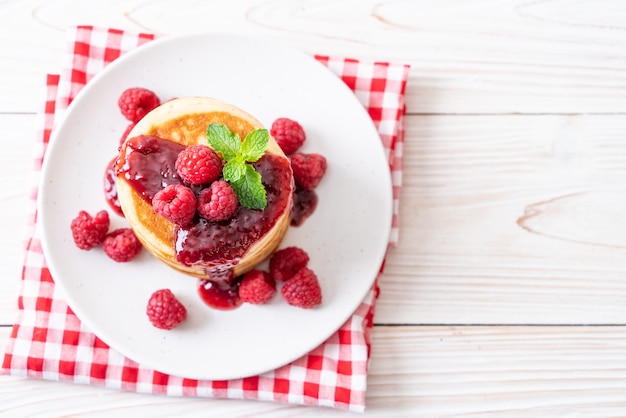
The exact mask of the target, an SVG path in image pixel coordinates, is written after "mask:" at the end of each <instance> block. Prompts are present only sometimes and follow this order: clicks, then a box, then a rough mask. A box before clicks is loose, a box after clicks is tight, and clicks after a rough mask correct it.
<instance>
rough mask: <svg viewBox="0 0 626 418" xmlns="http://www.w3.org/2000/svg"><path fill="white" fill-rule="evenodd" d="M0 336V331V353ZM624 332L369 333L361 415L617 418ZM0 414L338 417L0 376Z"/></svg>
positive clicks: (623, 380)
mask: <svg viewBox="0 0 626 418" xmlns="http://www.w3.org/2000/svg"><path fill="white" fill-rule="evenodd" d="M8 334H9V331H8V329H6V328H0V346H4V345H5V342H6V340H7V338H8ZM625 341H626V327H376V328H375V329H374V333H373V349H372V360H371V367H370V377H369V383H368V394H367V402H368V409H367V413H366V415H367V416H373V417H389V416H394V417H399V416H411V417H422V416H424V417H427V416H428V417H430V416H437V417H444V416H476V415H478V414H480V416H494V417H495V416H513V417H522V416H561V415H568V414H576V416H580V417H592V416H593V417H598V416H602V417H617V416H623V412H624V410H625V408H626V397H625V394H626V369H624V367H623V366H622V365H623V364H624V363H625V362H626V343H625ZM0 399H2V402H1V403H0V415H7V416H33V415H37V414H52V415H55V416H61V415H63V416H65V415H72V416H75V415H81V414H86V415H89V416H106V415H108V414H110V413H111V411H113V410H114V411H115V412H116V414H117V415H120V414H121V415H124V414H125V413H127V414H131V413H132V414H133V415H142V416H143V415H150V416H152V415H155V414H156V415H159V416H169V415H172V414H176V415H177V416H192V415H196V414H201V415H206V414H210V415H212V416H213V415H216V416H217V415H219V416H224V417H227V416H229V417H230V416H233V417H234V416H245V415H247V414H255V415H260V416H272V417H275V416H277V417H283V416H294V415H297V416H305V417H308V416H311V417H317V416H344V415H345V412H341V411H336V410H330V409H322V408H304V407H296V406H285V405H278V404H272V403H259V402H251V401H250V402H244V401H225V400H201V399H183V398H176V397H161V396H149V395H136V394H132V393H127V392H115V391H112V390H106V389H100V388H95V387H88V386H81V385H70V384H59V383H56V382H44V381H38V380H27V379H23V378H7V377H3V378H0Z"/></svg>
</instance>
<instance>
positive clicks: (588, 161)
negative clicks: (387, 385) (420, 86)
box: [376, 115, 626, 324]
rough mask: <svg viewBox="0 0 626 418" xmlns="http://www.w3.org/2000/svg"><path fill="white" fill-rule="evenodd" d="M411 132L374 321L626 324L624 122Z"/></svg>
mask: <svg viewBox="0 0 626 418" xmlns="http://www.w3.org/2000/svg"><path fill="white" fill-rule="evenodd" d="M408 122H409V123H408V132H407V143H406V145H405V149H404V154H405V161H404V163H405V164H404V169H405V172H404V188H403V194H402V198H401V215H400V224H401V229H400V230H401V233H400V239H401V242H400V245H399V247H398V248H397V249H395V250H391V252H390V256H389V261H388V263H387V268H386V274H385V276H384V277H383V279H382V282H381V287H382V293H381V298H380V302H379V304H378V309H377V315H376V321H377V322H379V323H386V322H392V321H393V322H404V323H413V324H415V323H417V324H425V323H430V324H454V323H461V324H467V323H474V324H487V323H517V324H530V323H533V324H550V323H552V324H558V323H579V324H583V323H596V324H602V323H625V320H624V318H626V304H624V300H626V258H625V257H624V254H625V250H626V219H625V217H624V215H623V214H624V212H625V211H626V187H625V186H624V181H623V179H624V178H626V141H624V140H623V139H624V132H626V119H624V118H623V117H617V116H589V115H587V116H584V115H579V116H484V117H476V116H418V117H411V118H409V121H408Z"/></svg>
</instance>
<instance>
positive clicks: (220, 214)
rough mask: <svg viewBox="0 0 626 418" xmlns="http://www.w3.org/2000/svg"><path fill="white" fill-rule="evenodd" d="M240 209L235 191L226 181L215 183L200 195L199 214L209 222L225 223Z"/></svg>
mask: <svg viewBox="0 0 626 418" xmlns="http://www.w3.org/2000/svg"><path fill="white" fill-rule="evenodd" d="M238 207H239V201H238V200H237V195H236V194H235V191H234V190H233V188H232V187H230V184H228V183H227V182H225V181H224V180H217V181H214V182H213V183H211V186H209V187H208V188H206V189H203V190H202V191H201V192H200V193H199V194H198V213H199V214H200V216H202V217H203V218H205V219H208V220H209V221H225V220H226V219H229V218H230V217H232V216H233V215H234V214H235V212H236V211H237V208H238Z"/></svg>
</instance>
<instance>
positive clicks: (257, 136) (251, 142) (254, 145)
mask: <svg viewBox="0 0 626 418" xmlns="http://www.w3.org/2000/svg"><path fill="white" fill-rule="evenodd" d="M269 138H270V135H269V132H267V129H255V130H254V131H252V132H250V133H249V134H248V135H247V136H246V138H245V139H244V140H243V143H242V144H241V156H242V157H243V158H244V159H245V160H246V161H248V162H251V163H253V162H255V161H258V160H259V158H261V157H262V156H263V154H264V153H265V149H266V148H267V143H268V142H269Z"/></svg>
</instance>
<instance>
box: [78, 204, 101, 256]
mask: <svg viewBox="0 0 626 418" xmlns="http://www.w3.org/2000/svg"><path fill="white" fill-rule="evenodd" d="M70 228H71V230H72V237H73V238H74V243H75V244H76V246H77V247H78V248H80V249H81V250H90V249H92V248H94V247H97V246H98V245H100V244H101V243H102V241H103V240H104V237H105V236H106V234H107V231H108V230H109V213H108V212H107V211H106V210H101V211H100V212H98V213H96V216H95V217H93V218H92V217H91V215H90V214H88V213H87V212H85V211H84V210H81V211H80V212H78V216H76V217H75V218H74V219H72V222H71V224H70Z"/></svg>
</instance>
